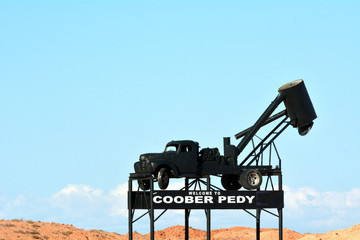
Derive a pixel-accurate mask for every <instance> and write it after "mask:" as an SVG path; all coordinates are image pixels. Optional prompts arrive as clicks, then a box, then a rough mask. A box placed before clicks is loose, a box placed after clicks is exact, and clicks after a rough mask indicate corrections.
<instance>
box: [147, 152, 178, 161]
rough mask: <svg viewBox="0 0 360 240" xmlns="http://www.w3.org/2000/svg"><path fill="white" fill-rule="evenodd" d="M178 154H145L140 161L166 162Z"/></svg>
mask: <svg viewBox="0 0 360 240" xmlns="http://www.w3.org/2000/svg"><path fill="white" fill-rule="evenodd" d="M175 154H176V152H162V153H145V154H141V155H140V161H146V160H151V161H153V160H160V159H161V160H164V159H167V158H169V157H170V156H173V155H175Z"/></svg>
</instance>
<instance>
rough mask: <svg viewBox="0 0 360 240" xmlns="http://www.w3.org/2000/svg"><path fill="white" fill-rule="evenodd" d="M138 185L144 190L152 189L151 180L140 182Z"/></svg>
mask: <svg viewBox="0 0 360 240" xmlns="http://www.w3.org/2000/svg"><path fill="white" fill-rule="evenodd" d="M138 184H139V187H140V188H141V189H142V190H149V189H150V180H138Z"/></svg>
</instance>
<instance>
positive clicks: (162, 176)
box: [158, 168, 169, 189]
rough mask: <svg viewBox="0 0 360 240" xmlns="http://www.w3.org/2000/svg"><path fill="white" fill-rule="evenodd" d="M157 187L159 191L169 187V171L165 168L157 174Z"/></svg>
mask: <svg viewBox="0 0 360 240" xmlns="http://www.w3.org/2000/svg"><path fill="white" fill-rule="evenodd" d="M158 185H159V188H160V189H166V188H167V187H168V185H169V171H168V170H167V169H166V168H161V169H160V171H159V172H158Z"/></svg>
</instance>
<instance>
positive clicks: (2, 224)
mask: <svg viewBox="0 0 360 240" xmlns="http://www.w3.org/2000/svg"><path fill="white" fill-rule="evenodd" d="M283 232H284V240H335V239H336V240H359V239H360V224H359V225H355V226H353V227H350V228H347V229H341V230H335V231H330V232H327V233H324V234H316V233H315V234H309V233H307V234H300V233H297V232H295V231H291V230H289V229H286V228H285V229H284V231H283ZM189 233H190V239H194V240H203V239H206V232H205V231H202V230H199V229H194V228H189ZM184 235H185V234H184V227H183V226H174V227H169V228H166V229H163V230H160V231H157V232H156V233H155V239H158V240H160V239H161V240H178V239H179V240H180V239H184ZM255 236H256V235H255V230H254V229H252V228H245V227H233V228H227V229H216V230H212V231H211V239H213V240H225V239H226V240H235V239H236V240H254V239H255ZM133 238H134V239H136V240H145V239H146V240H147V239H150V234H145V235H142V234H139V233H136V232H134V234H133ZM13 239H17V240H34V239H49V240H50V239H51V240H52V239H54V240H58V239H59V240H60V239H61V240H63V239H73V240H80V239H81V240H95V239H99V240H102V239H104V240H110V239H111V240H117V239H119V240H125V239H129V236H128V234H125V235H120V234H117V233H110V232H104V231H100V230H89V231H87V230H83V229H78V228H76V227H74V226H72V225H66V224H59V223H47V222H35V221H26V220H11V221H7V220H0V240H13ZM261 239H263V240H277V239H279V233H278V230H276V229H261Z"/></svg>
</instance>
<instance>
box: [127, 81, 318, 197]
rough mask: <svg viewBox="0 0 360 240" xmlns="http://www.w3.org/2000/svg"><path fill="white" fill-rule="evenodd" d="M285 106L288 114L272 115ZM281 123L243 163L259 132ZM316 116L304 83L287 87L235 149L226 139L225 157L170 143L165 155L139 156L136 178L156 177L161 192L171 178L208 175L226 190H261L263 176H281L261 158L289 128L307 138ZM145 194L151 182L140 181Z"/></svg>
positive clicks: (184, 143)
mask: <svg viewBox="0 0 360 240" xmlns="http://www.w3.org/2000/svg"><path fill="white" fill-rule="evenodd" d="M282 102H283V103H284V105H285V110H283V111H281V112H279V113H277V114H274V115H271V114H272V113H273V112H274V111H275V109H276V108H277V107H278V106H279V105H280V104H281V103H282ZM281 117H283V119H282V120H281V122H280V123H279V124H278V125H277V126H276V127H275V128H274V129H273V130H272V131H270V132H269V133H268V135H267V136H266V137H265V138H264V139H263V140H262V144H259V145H258V146H256V147H255V148H254V149H253V150H252V151H251V152H250V153H249V154H248V155H246V156H245V158H243V159H242V160H241V162H240V155H241V153H242V152H243V150H244V149H245V147H246V146H247V145H248V144H249V142H250V141H251V140H252V138H253V137H254V136H255V134H256V133H257V132H258V130H259V129H260V128H261V127H262V126H264V125H266V124H268V123H270V122H273V121H275V120H277V119H279V118H281ZM316 117H317V116H316V113H315V110H314V107H313V105H312V102H311V100H310V97H309V94H308V92H307V89H306V87H305V84H304V81H303V80H301V79H300V80H296V81H293V82H290V83H287V84H285V85H283V86H282V87H280V88H279V90H278V95H277V96H276V98H275V99H274V100H273V101H272V102H271V104H270V105H269V106H268V108H267V109H266V110H265V111H264V113H263V114H262V115H261V116H260V117H259V119H258V120H257V121H256V123H255V124H254V125H253V126H252V127H250V128H248V129H245V130H243V131H241V132H239V133H238V134H236V135H235V138H236V139H240V138H242V139H241V141H240V143H239V144H238V145H237V146H235V145H232V144H231V143H230V138H229V137H224V155H220V152H219V149H218V148H202V149H200V147H199V143H198V142H195V141H191V140H181V141H171V142H169V143H168V144H167V145H166V147H165V151H164V152H162V153H146V154H142V155H140V159H139V161H137V162H135V164H134V168H135V174H137V175H140V176H141V175H149V174H151V175H153V177H154V178H155V179H156V180H157V182H158V185H159V188H160V189H166V188H167V186H168V184H169V179H170V178H181V177H187V178H201V177H207V176H209V175H218V176H221V184H222V186H223V187H224V188H225V189H226V190H238V189H240V188H241V187H243V188H245V189H248V190H251V189H260V186H261V183H262V176H269V175H277V174H281V170H280V169H279V167H278V166H275V167H273V166H271V165H263V164H259V156H260V154H261V153H262V152H263V151H264V150H265V149H266V148H267V147H268V146H269V145H270V144H271V143H272V142H273V141H274V140H275V139H276V138H277V137H278V136H279V135H280V134H281V133H282V132H283V131H284V130H285V129H286V128H287V127H288V126H289V125H292V126H293V127H294V128H297V130H298V132H299V134H300V135H301V136H304V135H306V134H307V133H308V132H309V131H310V129H311V128H312V126H313V120H314V119H315V118H316ZM138 182H139V187H140V188H141V189H143V190H148V189H149V188H150V180H138Z"/></svg>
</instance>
